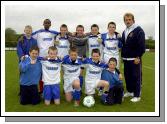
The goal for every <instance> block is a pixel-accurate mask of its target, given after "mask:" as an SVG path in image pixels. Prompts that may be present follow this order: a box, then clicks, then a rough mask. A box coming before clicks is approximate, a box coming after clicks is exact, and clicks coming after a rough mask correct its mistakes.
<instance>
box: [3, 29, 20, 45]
mask: <svg viewBox="0 0 167 124" xmlns="http://www.w3.org/2000/svg"><path fill="white" fill-rule="evenodd" d="M5 41H6V42H9V41H17V35H16V31H15V30H13V29H12V28H6V29H5Z"/></svg>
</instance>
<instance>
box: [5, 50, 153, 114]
mask: <svg viewBox="0 0 167 124" xmlns="http://www.w3.org/2000/svg"><path fill="white" fill-rule="evenodd" d="M154 59H155V55H154V53H153V52H147V53H145V54H144V56H143V84H142V95H141V101H140V102H138V103H131V102H130V98H125V99H124V101H123V103H122V104H121V105H113V106H105V105H102V104H101V103H100V99H99V97H98V96H96V97H95V100H96V104H95V106H94V107H92V108H86V107H84V106H83V105H82V104H81V105H80V106H79V107H74V106H73V103H67V102H66V101H65V98H64V95H63V93H62V84H61V104H60V105H59V106H56V105H54V104H51V105H50V106H45V105H44V103H43V102H41V103H40V104H39V105H35V106H33V105H25V106H24V105H20V104H19V96H18V93H19V74H18V73H19V72H18V59H17V56H16V52H11V51H6V52H5V111H6V112H83V111H84V112H154V111H155V78H154V77H155V74H154V72H155V70H154V65H155V64H154V62H155V60H154ZM120 70H121V72H122V73H123V65H121V69H120ZM124 87H125V84H124ZM83 97H84V94H83V95H82V99H83Z"/></svg>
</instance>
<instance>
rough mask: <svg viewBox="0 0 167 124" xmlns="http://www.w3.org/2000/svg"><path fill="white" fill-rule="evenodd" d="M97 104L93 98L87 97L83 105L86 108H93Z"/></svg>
mask: <svg viewBox="0 0 167 124" xmlns="http://www.w3.org/2000/svg"><path fill="white" fill-rule="evenodd" d="M94 104H95V99H94V98H93V96H86V97H85V98H84V99H83V105H84V106H86V107H92V106H94Z"/></svg>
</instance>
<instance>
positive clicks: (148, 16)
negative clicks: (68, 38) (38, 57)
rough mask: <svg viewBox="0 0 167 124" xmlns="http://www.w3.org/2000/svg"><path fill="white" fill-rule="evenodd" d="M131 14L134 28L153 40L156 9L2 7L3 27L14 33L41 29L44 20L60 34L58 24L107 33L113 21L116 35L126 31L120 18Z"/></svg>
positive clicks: (126, 6) (101, 6) (71, 6)
mask: <svg viewBox="0 0 167 124" xmlns="http://www.w3.org/2000/svg"><path fill="white" fill-rule="evenodd" d="M125 12H131V13H133V14H134V15H135V21H136V24H138V25H140V26H141V27H142V28H143V29H144V31H145V33H146V36H153V37H155V36H154V35H155V8H154V6H152V5H129V6H128V5H110V6H108V5H94V6H93V5H91V6H83V5H79V6H75V5H46V6H44V5H40V6H38V5H21V6H20V5H7V6H6V7H5V27H6V28H7V27H10V28H13V29H14V30H15V31H16V32H17V33H23V30H24V27H25V25H31V26H32V27H33V31H36V30H38V29H41V28H43V25H42V24H43V20H44V19H45V18H49V19H50V20H51V22H52V27H51V29H53V30H56V31H59V27H60V25H61V24H63V23H65V24H67V25H68V29H69V31H71V32H73V31H75V28H76V26H77V25H78V24H82V25H84V27H85V32H89V31H90V26H91V25H92V24H94V23H96V24H98V25H99V27H100V32H101V33H104V32H106V31H107V24H108V22H110V21H114V22H116V24H117V31H118V32H119V33H122V31H123V30H124V29H125V25H124V22H123V15H124V13H125Z"/></svg>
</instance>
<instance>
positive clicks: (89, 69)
mask: <svg viewBox="0 0 167 124" xmlns="http://www.w3.org/2000/svg"><path fill="white" fill-rule="evenodd" d="M83 65H84V66H85V68H86V75H85V93H86V94H87V95H91V94H95V88H97V86H98V83H99V82H100V79H101V73H102V71H103V69H105V68H107V67H108V65H107V64H105V63H102V62H100V61H99V62H98V63H95V62H94V61H93V60H92V58H86V59H85V60H84V61H83Z"/></svg>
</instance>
